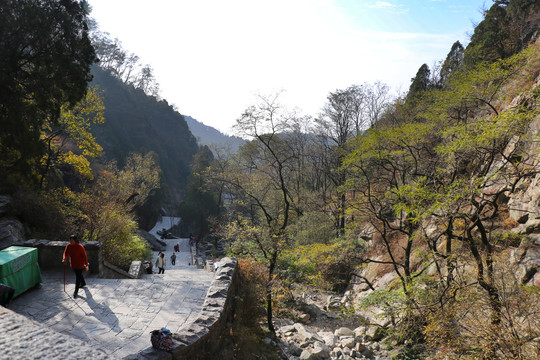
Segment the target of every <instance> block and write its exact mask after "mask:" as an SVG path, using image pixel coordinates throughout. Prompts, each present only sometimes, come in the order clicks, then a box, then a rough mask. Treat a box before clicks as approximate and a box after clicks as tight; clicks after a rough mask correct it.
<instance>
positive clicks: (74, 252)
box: [62, 235, 90, 298]
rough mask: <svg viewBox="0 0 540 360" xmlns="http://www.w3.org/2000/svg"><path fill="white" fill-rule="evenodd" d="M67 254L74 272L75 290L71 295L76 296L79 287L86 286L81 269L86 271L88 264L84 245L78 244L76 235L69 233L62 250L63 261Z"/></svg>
mask: <svg viewBox="0 0 540 360" xmlns="http://www.w3.org/2000/svg"><path fill="white" fill-rule="evenodd" d="M68 256H69V262H70V264H71V268H72V269H73V272H75V292H74V293H73V297H74V298H76V297H77V293H78V292H79V288H82V287H85V286H86V282H85V281H84V277H83V270H84V269H86V271H88V265H90V264H89V263H88V258H87V257H86V251H85V250H84V247H83V246H82V245H81V244H79V239H78V238H77V235H71V236H70V237H69V244H68V245H67V246H66V249H65V250H64V256H63V258H62V262H65V261H66V258H67V257H68Z"/></svg>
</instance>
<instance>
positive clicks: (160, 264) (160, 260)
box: [146, 234, 197, 274]
mask: <svg viewBox="0 0 540 360" xmlns="http://www.w3.org/2000/svg"><path fill="white" fill-rule="evenodd" d="M196 243H197V238H196V237H195V236H193V234H189V244H190V245H194V244H196ZM177 252H180V244H176V245H174V252H173V253H172V255H171V257H170V259H171V265H173V266H174V265H176V254H175V253H177ZM166 265H167V262H166V260H165V254H164V253H163V252H161V251H160V252H159V254H158V257H157V259H156V262H155V266H156V268H158V274H165V267H166ZM146 273H147V274H153V273H154V264H153V263H152V262H151V261H150V262H148V263H147V266H146Z"/></svg>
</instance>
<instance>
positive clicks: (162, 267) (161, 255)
mask: <svg viewBox="0 0 540 360" xmlns="http://www.w3.org/2000/svg"><path fill="white" fill-rule="evenodd" d="M165 265H166V264H165V254H164V253H162V252H160V253H159V255H158V258H157V260H156V267H157V268H158V269H159V271H158V274H165Z"/></svg>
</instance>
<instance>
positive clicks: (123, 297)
mask: <svg viewBox="0 0 540 360" xmlns="http://www.w3.org/2000/svg"><path fill="white" fill-rule="evenodd" d="M164 220H165V221H164V222H163V223H160V224H157V225H156V227H155V228H154V229H153V231H151V233H153V234H155V232H156V231H157V230H161V229H162V228H163V227H166V228H169V227H170V223H167V221H169V220H170V219H168V218H166V219H164ZM158 238H159V236H158ZM163 241H165V242H166V243H167V250H166V251H165V258H166V260H167V266H166V268H165V274H162V275H158V274H157V273H155V274H152V275H150V274H145V275H143V277H142V279H139V280H132V279H122V280H113V279H100V278H97V277H96V276H93V275H90V274H85V279H86V284H87V287H85V288H83V289H81V290H79V297H78V298H77V299H73V297H72V294H73V290H74V281H75V275H74V273H73V271H72V270H71V269H69V268H68V269H67V271H66V291H65V292H64V283H63V273H62V272H55V271H44V272H42V276H43V283H42V287H41V288H40V289H35V290H30V291H28V292H26V293H24V294H22V295H20V296H18V297H17V298H15V299H13V302H12V303H11V304H10V305H9V306H8V307H9V308H10V309H11V310H12V311H14V312H17V313H19V314H21V315H24V316H26V317H28V318H31V319H33V320H35V321H37V322H39V323H41V324H43V325H45V326H48V327H50V328H52V329H53V330H56V331H58V332H61V333H64V334H67V335H70V336H73V337H76V338H79V339H81V340H83V341H85V342H87V343H89V344H91V345H95V346H96V347H99V348H101V349H104V350H106V351H107V352H108V353H109V354H110V355H112V356H114V357H117V358H122V357H125V356H128V355H131V354H135V353H138V352H139V351H141V350H142V349H144V348H146V347H148V346H150V345H151V344H150V331H152V330H154V329H159V328H162V327H166V328H168V329H169V330H171V331H172V332H176V331H177V330H178V329H179V328H180V327H181V326H182V325H184V324H185V323H186V322H188V321H190V320H192V319H193V318H195V317H196V316H197V314H198V313H199V312H200V310H201V308H202V304H203V301H204V298H205V297H206V293H207V291H208V288H209V286H210V283H211V281H212V279H213V276H214V273H208V272H206V271H204V270H202V269H197V268H195V267H194V266H190V265H188V264H189V263H190V262H191V259H190V251H189V242H188V239H167V240H163ZM175 244H179V245H180V252H177V253H176V254H177V258H176V265H175V266H172V265H171V263H170V256H171V254H172V253H173V251H174V250H173V246H174V245H175ZM156 258H157V253H156V252H155V253H154V254H153V259H152V262H154V261H155V259H156ZM156 270H157V269H156ZM0 357H1V356H0Z"/></svg>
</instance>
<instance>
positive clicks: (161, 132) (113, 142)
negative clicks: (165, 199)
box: [91, 66, 198, 202]
mask: <svg viewBox="0 0 540 360" xmlns="http://www.w3.org/2000/svg"><path fill="white" fill-rule="evenodd" d="M92 75H93V81H92V84H91V85H95V86H97V87H98V88H99V90H100V92H101V95H102V97H103V104H104V106H105V112H104V117H105V121H104V122H103V123H102V124H96V125H94V126H93V127H92V132H93V133H94V135H95V137H96V140H97V142H98V143H99V144H100V145H101V146H102V147H103V149H104V156H105V157H106V158H107V159H109V160H117V161H119V163H120V164H123V163H124V161H125V159H126V158H127V156H128V154H129V153H142V154H146V153H148V152H154V153H156V154H157V156H158V157H157V159H158V162H159V165H160V167H161V170H162V173H163V183H164V185H166V187H167V190H168V192H169V194H170V200H169V202H171V201H172V202H178V201H179V200H180V199H181V197H182V193H183V191H184V188H185V184H186V180H187V176H188V175H189V172H190V169H189V166H190V162H191V159H192V157H193V155H194V154H195V153H196V152H197V149H198V147H197V142H196V140H195V137H194V136H193V135H192V133H191V131H190V130H189V128H188V125H187V123H186V121H185V119H184V117H183V116H182V115H181V114H179V113H178V112H177V111H175V110H174V109H173V108H172V107H171V106H170V105H169V104H168V103H167V101H165V100H158V99H156V97H154V96H149V95H147V94H146V93H145V92H144V91H143V90H142V89H137V88H135V87H134V86H132V85H128V84H125V83H124V82H122V81H121V80H119V79H118V78H116V77H114V76H113V75H111V74H110V73H109V72H108V71H106V70H103V69H101V68H100V67H98V66H94V67H93V68H92Z"/></svg>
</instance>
